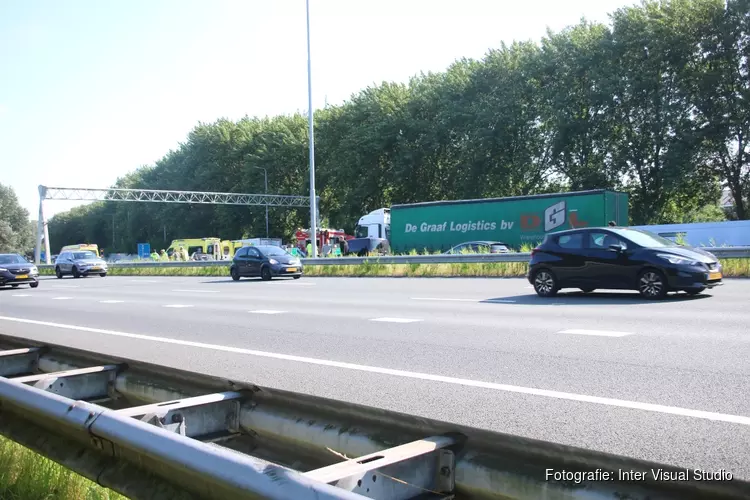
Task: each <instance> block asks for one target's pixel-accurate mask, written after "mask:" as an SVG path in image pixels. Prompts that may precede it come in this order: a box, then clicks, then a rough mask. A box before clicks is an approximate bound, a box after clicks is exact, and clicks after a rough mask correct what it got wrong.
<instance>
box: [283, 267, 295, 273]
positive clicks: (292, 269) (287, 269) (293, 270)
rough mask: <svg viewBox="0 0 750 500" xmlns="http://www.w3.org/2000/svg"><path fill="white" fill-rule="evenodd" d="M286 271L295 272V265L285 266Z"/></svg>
mask: <svg viewBox="0 0 750 500" xmlns="http://www.w3.org/2000/svg"><path fill="white" fill-rule="evenodd" d="M286 271H287V272H288V273H296V272H297V268H296V267H287V268H286Z"/></svg>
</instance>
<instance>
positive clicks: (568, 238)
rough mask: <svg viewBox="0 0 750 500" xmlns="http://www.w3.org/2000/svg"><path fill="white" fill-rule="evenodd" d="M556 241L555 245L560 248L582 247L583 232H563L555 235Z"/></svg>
mask: <svg viewBox="0 0 750 500" xmlns="http://www.w3.org/2000/svg"><path fill="white" fill-rule="evenodd" d="M556 243H557V246H559V247H560V248H570V249H576V248H583V234H582V233H573V234H563V235H561V236H558V237H557V241H556Z"/></svg>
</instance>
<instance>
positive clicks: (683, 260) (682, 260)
mask: <svg viewBox="0 0 750 500" xmlns="http://www.w3.org/2000/svg"><path fill="white" fill-rule="evenodd" d="M656 256H657V257H659V258H662V259H664V260H666V261H669V263H671V264H678V265H679V264H682V265H693V264H695V261H694V260H693V259H688V258H687V257H680V256H679V255H672V254H670V253H658V254H656Z"/></svg>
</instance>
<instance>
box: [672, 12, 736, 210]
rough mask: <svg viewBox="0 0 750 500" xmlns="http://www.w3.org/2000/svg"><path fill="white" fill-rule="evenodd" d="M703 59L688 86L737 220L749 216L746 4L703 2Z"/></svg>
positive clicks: (692, 70)
mask: <svg viewBox="0 0 750 500" xmlns="http://www.w3.org/2000/svg"><path fill="white" fill-rule="evenodd" d="M704 3H706V6H707V9H706V14H705V16H704V19H703V23H702V24H701V26H700V29H701V32H700V35H701V47H700V49H701V57H700V59H698V60H697V61H696V63H695V64H694V65H692V66H691V67H690V68H689V69H690V73H689V74H688V75H687V76H688V78H687V81H686V83H687V84H688V85H690V86H691V90H692V93H691V95H692V100H691V102H692V104H693V106H694V107H695V110H696V114H697V120H698V123H699V129H700V132H701V133H702V135H703V138H704V139H705V146H706V149H707V152H708V154H709V165H710V166H711V168H712V169H713V170H714V172H715V173H716V175H717V176H719V177H720V178H721V179H723V180H724V181H725V183H726V185H727V186H728V187H729V189H730V191H731V193H732V198H733V199H734V204H735V211H736V214H737V217H738V218H739V219H747V218H749V217H750V208H749V207H748V206H747V204H746V203H747V199H748V196H750V68H749V67H748V64H749V62H750V0H729V1H728V2H727V4H726V9H725V6H724V1H723V0H716V1H704Z"/></svg>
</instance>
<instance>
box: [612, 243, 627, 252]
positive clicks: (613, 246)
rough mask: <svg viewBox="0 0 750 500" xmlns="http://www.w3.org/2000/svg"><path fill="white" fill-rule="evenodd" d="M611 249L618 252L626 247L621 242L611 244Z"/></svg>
mask: <svg viewBox="0 0 750 500" xmlns="http://www.w3.org/2000/svg"><path fill="white" fill-rule="evenodd" d="M609 249H610V250H612V251H613V252H617V253H621V252H624V251H625V247H624V246H622V245H620V244H615V245H610V246H609Z"/></svg>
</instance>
